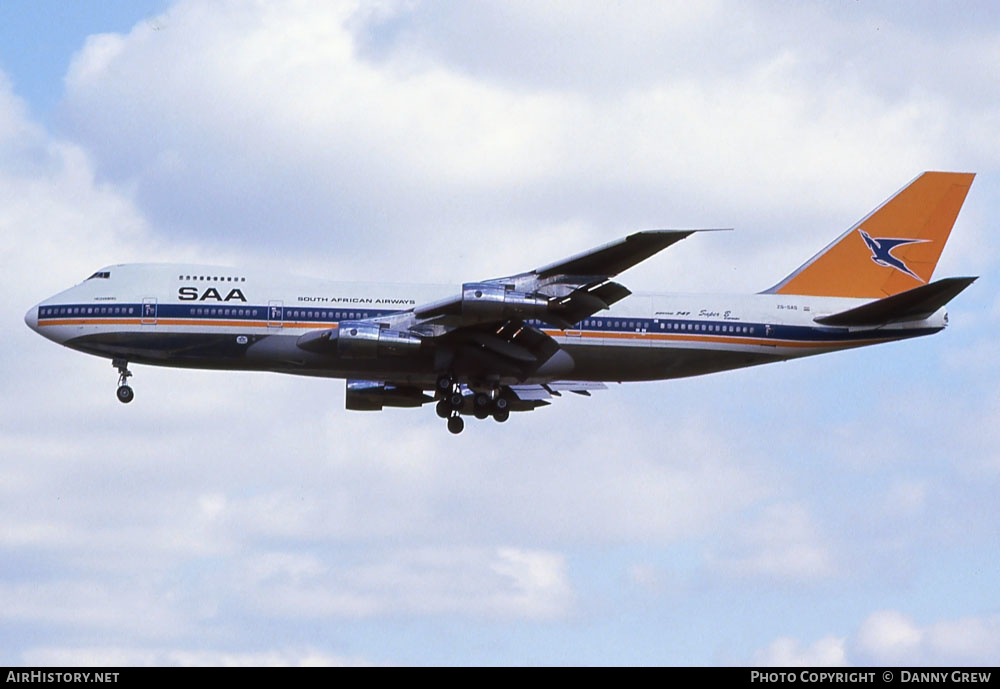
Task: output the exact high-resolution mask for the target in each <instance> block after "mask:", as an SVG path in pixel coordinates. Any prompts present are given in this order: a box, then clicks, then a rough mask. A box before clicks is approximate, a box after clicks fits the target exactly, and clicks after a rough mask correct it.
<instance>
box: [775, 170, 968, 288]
mask: <svg viewBox="0 0 1000 689" xmlns="http://www.w3.org/2000/svg"><path fill="white" fill-rule="evenodd" d="M974 177H975V175H974V174H972V173H963V172H925V173H923V174H922V175H920V176H919V177H917V178H916V179H915V180H913V181H912V182H910V183H909V184H907V185H906V186H905V187H903V188H902V189H901V190H899V191H898V192H896V194H895V195H894V196H893V197H892V198H890V199H889V200H888V201H886V202H885V203H883V204H882V205H881V206H879V207H878V208H876V209H875V210H873V211H872V212H871V213H869V214H868V215H867V216H866V217H865V218H864V219H863V220H862V221H861V222H859V223H858V224H857V225H855V226H854V227H852V228H851V229H849V230H848V231H847V232H845V233H844V234H842V235H841V236H840V237H838V238H837V239H836V240H835V241H834V242H833V243H832V244H830V245H829V246H828V247H826V248H825V249H823V250H822V251H821V252H819V253H818V254H816V255H815V256H813V257H812V258H811V259H809V261H807V262H806V263H805V264H803V265H802V266H801V267H799V268H798V269H797V270H796V271H795V272H793V273H792V274H791V275H789V276H788V277H786V278H785V279H784V280H782V281H781V282H779V283H778V284H777V285H775V286H774V287H772V288H771V289H769V290H766V292H767V293H771V294H807V295H813V296H824V297H859V298H870V299H878V298H882V297H886V296H890V295H893V294H898V293H900V292H905V291H906V290H908V289H912V288H914V287H919V286H920V285H924V284H927V283H928V282H929V281H930V279H931V276H932V275H933V273H934V267H935V266H936V265H937V262H938V259H939V258H940V257H941V250H942V249H944V245H945V242H947V241H948V235H950V234H951V228H952V225H954V224H955V218H957V217H958V211H959V210H960V209H961V208H962V203H963V202H964V201H965V196H966V194H968V192H969V187H970V186H971V185H972V179H973V178H974Z"/></svg>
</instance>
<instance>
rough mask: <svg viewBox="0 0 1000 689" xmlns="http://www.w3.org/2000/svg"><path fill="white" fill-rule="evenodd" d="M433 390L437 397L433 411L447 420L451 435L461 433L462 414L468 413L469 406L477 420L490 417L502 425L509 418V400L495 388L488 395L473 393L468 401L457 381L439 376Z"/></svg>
mask: <svg viewBox="0 0 1000 689" xmlns="http://www.w3.org/2000/svg"><path fill="white" fill-rule="evenodd" d="M434 389H435V392H436V393H437V397H438V403H437V405H436V406H435V408H434V411H435V412H437V415H438V416H440V417H441V418H442V419H448V430H449V431H450V432H451V433H454V434H458V433H461V432H462V430H463V429H464V428H465V420H464V419H463V418H462V412H463V411H465V413H469V412H468V411H467V409H468V407H470V406H471V411H472V414H473V415H474V416H475V417H476V418H477V419H485V418H488V417H490V416H492V417H493V418H494V420H496V421H498V422H500V423H503V422H504V421H506V420H507V419H508V418H510V400H509V399H508V398H507V397H506V396H505V395H504V394H503V392H502V391H501V390H498V389H496V388H494V389H493V390H492V391H491V392H490V393H485V392H477V393H474V394H473V395H471V400H470V399H469V397H470V396H468V395H466V394H465V392H464V390H463V386H462V385H461V384H459V383H458V381H456V380H455V379H454V378H451V377H450V376H440V377H439V378H438V379H437V381H436V383H435V385H434ZM470 402H471V405H470V404H469V403H470Z"/></svg>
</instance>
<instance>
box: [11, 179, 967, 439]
mask: <svg viewBox="0 0 1000 689" xmlns="http://www.w3.org/2000/svg"><path fill="white" fill-rule="evenodd" d="M973 177H974V175H972V174H964V173H949V172H925V173H924V174H922V175H920V176H919V177H917V178H916V179H915V180H913V181H912V182H910V183H909V184H908V185H907V186H906V187H904V188H903V189H902V190H900V191H899V192H897V193H896V194H895V195H894V196H893V197H891V198H890V199H889V200H888V201H886V202H885V203H883V204H882V205H881V206H879V207H878V208H877V209H875V210H874V211H872V212H871V213H870V214H869V215H867V216H866V217H865V218H864V219H863V220H861V221H860V222H859V223H858V224H856V225H855V226H854V227H852V228H851V229H849V230H848V231H847V232H845V233H844V234H842V235H841V236H840V237H839V238H837V239H836V240H834V242H833V243H832V244H830V245H829V246H827V247H826V248H825V249H823V250H822V251H820V252H819V253H818V254H816V256H814V257H813V258H811V259H810V260H809V261H807V262H806V263H805V264H803V265H802V266H801V267H800V268H798V269H797V270H795V271H794V272H793V273H792V274H791V275H789V276H788V277H786V278H785V279H784V280H782V281H781V282H779V283H778V284H777V285H775V286H774V287H771V288H770V289H767V290H764V291H763V292H761V293H759V294H753V295H738V296H731V295H715V294H704V295H702V294H698V295H688V294H635V295H633V294H632V293H631V292H630V291H629V290H628V289H627V288H625V287H624V286H623V285H621V284H619V283H618V282H615V281H614V280H612V278H614V277H616V276H617V275H618V274H619V273H621V272H623V271H624V270H626V269H627V268H630V267H631V266H633V265H635V264H637V263H639V262H640V261H643V260H645V259H647V258H649V257H650V256H652V255H653V254H655V253H657V252H659V251H661V250H662V249H665V248H667V247H668V246H670V245H672V244H674V243H675V242H678V241H680V240H681V239H684V238H685V237H688V236H690V235H691V234H693V233H695V232H698V231H699V230H654V231H647V232H637V233H635V234H631V235H629V236H627V237H625V238H623V239H619V240H618V241H615V242H612V243H610V244H607V245H604V246H601V247H598V248H596V249H592V250H590V251H586V252H584V253H581V254H578V255H575V256H572V257H570V258H567V259H564V260H561V261H556V262H555V263H550V264H548V265H545V266H542V267H540V268H536V269H535V270H532V271H529V272H525V273H520V274H517V275H511V276H509V277H502V278H494V279H488V280H481V281H478V282H469V283H466V284H464V285H462V286H461V287H460V288H455V287H448V286H443V287H442V286H420V285H404V284H388V283H371V284H355V283H351V284H345V283H337V282H330V281H326V280H313V279H306V278H298V277H279V276H275V275H271V274H262V273H255V272H253V271H245V270H239V269H235V268H221V267H214V266H202V265H181V264H127V265H114V266H109V267H106V268H101V269H100V270H98V271H97V272H95V273H94V274H93V275H91V276H90V277H89V278H87V279H86V280H84V281H83V282H82V283H80V284H78V285H77V286H75V287H72V288H70V289H68V290H66V291H64V292H60V293H59V294H57V295H55V296H53V297H50V298H48V299H46V300H45V301H43V302H41V303H40V304H38V305H37V306H35V307H32V308H31V310H30V311H28V313H27V315H26V316H25V321H26V322H27V324H28V326H29V327H31V328H32V329H33V330H35V331H36V332H38V333H40V334H41V335H43V336H45V337H47V338H48V339H50V340H53V341H54V342H58V343H59V344H62V345H65V346H67V347H71V348H73V349H76V350H79V351H81V352H86V353H88V354H94V355H96V356H102V357H107V358H110V359H111V360H112V364H113V366H114V367H115V368H116V369H117V370H118V373H119V385H118V399H119V400H121V401H122V402H131V401H132V399H133V391H132V388H131V387H130V386H129V385H128V378H129V377H130V376H131V375H132V373H131V371H129V369H128V364H129V363H130V362H135V363H140V364H153V365H159V366H180V367H187V368H211V369H227V370H254V371H276V372H279V373H296V374H300V375H309V376H324V377H329V378H344V379H346V381H347V408H348V409H354V410H381V409H382V408H383V407H386V406H390V407H418V406H421V405H423V404H427V403H431V402H434V401H435V400H436V404H435V408H436V410H437V414H438V415H439V416H441V417H442V418H445V419H447V421H448V430H450V431H451V432H452V433H459V432H461V431H462V429H463V427H464V425H465V424H464V421H463V418H462V417H463V415H474V416H475V417H477V418H480V419H485V418H487V417H490V416H492V417H493V418H494V419H496V420H497V421H506V420H507V418H508V417H509V415H510V412H512V411H528V410H531V409H535V408H537V407H540V406H544V405H546V404H549V402H550V400H551V399H552V398H553V397H558V396H560V395H561V394H562V393H564V392H575V393H579V394H582V395H589V394H590V393H591V391H593V390H598V389H602V388H604V387H605V385H604V383H605V382H611V381H616V382H623V381H637V380H662V379H667V378H679V377H683V376H696V375H701V374H704V373H712V372H715V371H723V370H727V369H733V368H740V367H743V366H754V365H757V364H765V363H769V362H772V361H782V360H785V359H791V358H795V357H801V356H809V355H812V354H821V353H824V352H832V351H837V350H840V349H846V348H850V347H861V346H865V345H871V344H877V343H880V342H888V341H891V340H901V339H905V338H910V337H918V336H920V335H930V334H932V333H936V332H938V331H939V330H941V329H943V328H944V327H945V326H946V324H947V315H946V313H945V309H944V306H945V304H947V303H948V302H949V301H950V300H951V299H952V298H954V297H955V296H956V295H958V294H959V292H961V291H962V290H964V289H965V288H966V287H968V286H969V285H970V284H971V283H972V282H973V281H974V280H975V279H976V278H972V277H960V278H945V279H943V280H937V281H935V282H931V276H932V274H933V272H934V267H935V266H936V264H937V261H938V258H939V257H940V255H941V250H942V249H943V248H944V245H945V242H946V241H947V239H948V236H949V234H950V233H951V228H952V225H953V224H954V222H955V219H956V217H957V216H958V212H959V210H960V209H961V207H962V203H963V202H964V201H965V197H966V194H967V193H968V191H969V187H970V185H971V184H972V179H973Z"/></svg>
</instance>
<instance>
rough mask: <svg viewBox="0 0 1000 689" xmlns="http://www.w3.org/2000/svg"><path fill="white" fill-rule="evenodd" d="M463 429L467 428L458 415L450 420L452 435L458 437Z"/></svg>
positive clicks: (449, 426) (449, 429)
mask: <svg viewBox="0 0 1000 689" xmlns="http://www.w3.org/2000/svg"><path fill="white" fill-rule="evenodd" d="M463 428H465V421H464V420H462V417H461V416H458V415H457V414H456V415H455V416H452V417H449V418H448V431H449V432H450V433H454V434H455V435H458V434H459V433H461V432H462V429H463Z"/></svg>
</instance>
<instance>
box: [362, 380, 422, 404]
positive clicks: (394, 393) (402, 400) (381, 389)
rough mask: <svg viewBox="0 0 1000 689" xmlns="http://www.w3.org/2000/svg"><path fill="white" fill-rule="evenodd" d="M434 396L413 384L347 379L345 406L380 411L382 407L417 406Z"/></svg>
mask: <svg viewBox="0 0 1000 689" xmlns="http://www.w3.org/2000/svg"><path fill="white" fill-rule="evenodd" d="M433 401H434V398H433V397H431V396H430V395H428V394H425V393H424V391H423V390H421V389H420V388H417V387H413V386H406V385H394V384H392V383H383V382H382V381H378V380H349V381H347V408H348V409H351V410H353V411H382V407H419V406H420V405H422V404H426V403H427V402H433Z"/></svg>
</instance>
